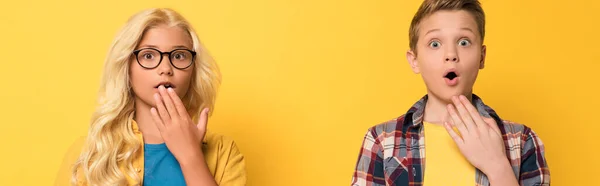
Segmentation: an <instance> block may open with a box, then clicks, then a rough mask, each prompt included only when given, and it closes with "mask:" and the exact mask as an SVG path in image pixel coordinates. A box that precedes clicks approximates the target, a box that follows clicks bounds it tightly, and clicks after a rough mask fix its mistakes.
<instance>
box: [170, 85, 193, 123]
mask: <svg viewBox="0 0 600 186" xmlns="http://www.w3.org/2000/svg"><path fill="white" fill-rule="evenodd" d="M167 93H168V94H169V97H171V100H173V105H175V109H176V110H177V113H178V114H179V115H180V116H182V117H185V116H187V117H188V118H189V116H190V115H189V114H188V113H187V109H186V108H185V106H184V105H183V102H181V99H180V98H179V96H177V93H176V92H175V91H174V90H173V88H168V89H167Z"/></svg>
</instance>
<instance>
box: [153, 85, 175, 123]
mask: <svg viewBox="0 0 600 186" xmlns="http://www.w3.org/2000/svg"><path fill="white" fill-rule="evenodd" d="M158 92H159V93H160V98H162V100H163V102H164V103H165V107H166V108H167V112H168V113H169V116H171V119H175V118H178V117H179V113H177V109H175V105H173V100H171V97H170V96H169V94H168V93H167V90H166V89H165V87H164V86H162V85H161V86H160V87H158Z"/></svg>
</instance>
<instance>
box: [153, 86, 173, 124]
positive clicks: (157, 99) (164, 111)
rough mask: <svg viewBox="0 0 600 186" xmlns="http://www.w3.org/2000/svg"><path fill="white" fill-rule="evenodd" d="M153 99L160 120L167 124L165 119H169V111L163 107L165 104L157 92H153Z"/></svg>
mask: <svg viewBox="0 0 600 186" xmlns="http://www.w3.org/2000/svg"><path fill="white" fill-rule="evenodd" d="M154 101H155V102H156V109H157V110H158V115H159V116H160V119H161V121H162V122H163V123H164V124H165V125H168V124H169V122H167V121H171V116H169V113H168V112H167V109H166V108H165V104H164V103H163V101H162V98H161V97H160V95H159V94H154Z"/></svg>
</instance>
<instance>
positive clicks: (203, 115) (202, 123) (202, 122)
mask: <svg viewBox="0 0 600 186" xmlns="http://www.w3.org/2000/svg"><path fill="white" fill-rule="evenodd" d="M207 125H208V108H205V109H202V112H200V119H198V125H197V126H198V130H200V131H206V126H207Z"/></svg>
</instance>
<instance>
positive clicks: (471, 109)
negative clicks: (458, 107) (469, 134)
mask: <svg viewBox="0 0 600 186" xmlns="http://www.w3.org/2000/svg"><path fill="white" fill-rule="evenodd" d="M459 99H460V102H461V103H462V105H463V106H464V107H465V109H466V110H467V112H468V113H469V116H470V117H471V119H472V121H473V123H475V126H477V128H479V130H482V131H484V130H487V127H488V125H487V124H486V123H485V122H484V121H483V119H481V115H480V114H479V111H477V109H476V108H475V106H473V104H472V103H471V102H470V101H469V100H468V99H467V97H465V96H463V95H460V97H459Z"/></svg>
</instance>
